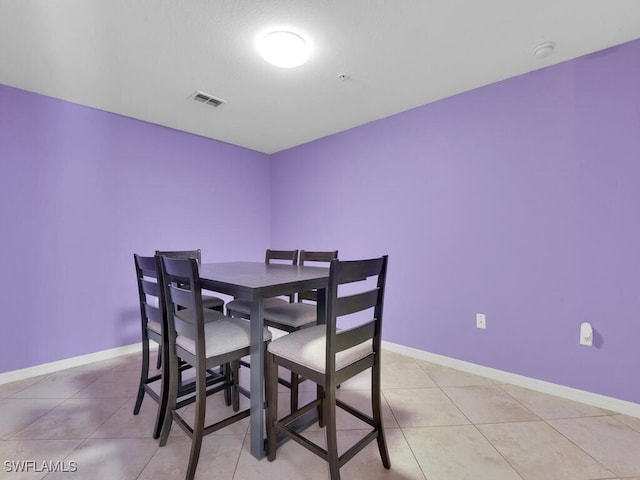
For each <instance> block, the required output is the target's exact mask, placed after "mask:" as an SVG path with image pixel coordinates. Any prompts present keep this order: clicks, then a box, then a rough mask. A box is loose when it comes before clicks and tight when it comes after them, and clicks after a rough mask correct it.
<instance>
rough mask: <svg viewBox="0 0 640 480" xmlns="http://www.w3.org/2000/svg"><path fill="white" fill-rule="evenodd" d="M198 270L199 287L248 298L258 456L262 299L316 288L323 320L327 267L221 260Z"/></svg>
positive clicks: (261, 445)
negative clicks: (249, 303) (221, 261)
mask: <svg viewBox="0 0 640 480" xmlns="http://www.w3.org/2000/svg"><path fill="white" fill-rule="evenodd" d="M199 272H200V273H199V274H200V284H201V286H202V288H203V289H205V290H211V291H214V292H218V293H222V294H226V295H230V296H233V297H234V298H238V299H244V300H248V301H250V302H251V319H250V323H251V325H250V337H251V338H250V342H251V347H250V360H251V368H250V382H249V391H250V411H251V414H250V420H249V426H250V430H251V438H250V440H251V454H252V455H253V456H254V457H256V458H258V459H261V458H263V457H264V456H265V425H264V418H265V412H264V408H265V398H264V369H265V365H264V362H265V347H264V340H263V329H264V300H265V299H266V298H270V297H278V296H282V295H290V294H294V293H297V292H303V291H309V290H317V292H318V300H317V308H318V316H317V318H318V323H324V321H325V318H326V288H327V285H328V282H329V269H328V268H324V267H316V266H299V265H291V264H288V265H286V264H278V263H264V262H223V263H203V264H201V265H200V270H199Z"/></svg>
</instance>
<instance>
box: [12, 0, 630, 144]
mask: <svg viewBox="0 0 640 480" xmlns="http://www.w3.org/2000/svg"><path fill="white" fill-rule="evenodd" d="M282 27H290V28H292V29H294V31H297V32H300V33H302V34H304V35H305V36H306V37H307V38H308V39H309V40H310V41H311V42H312V46H313V51H312V55H311V58H310V59H309V61H308V62H307V63H306V64H305V65H303V66H301V67H297V68H294V69H279V68H277V67H274V66H271V65H270V64H268V63H266V62H265V61H264V60H262V58H261V57H259V56H258V54H257V51H256V46H255V41H256V38H257V37H258V35H260V34H261V33H264V32H265V31H267V30H269V29H273V28H282ZM636 38H640V1H639V0H608V1H605V0H538V1H537V2H533V1H531V0H529V1H524V0H482V1H480V0H253V1H250V0H0V84H4V85H9V86H14V87H18V88H21V89H25V90H28V91H32V92H37V93H42V94H44V95H49V96H52V97H55V98H61V99H65V100H69V101H71V102H75V103H79V104H82V105H88V106H91V107H95V108H98V109H101V110H106V111H109V112H115V113H119V114H122V115H126V116H128V117H132V118H137V119H140V120H145V121H148V122H152V123H155V124H159V125H165V126H167V127H172V128H176V129H179V130H183V131H186V132H191V133H194V134H197V135H202V136H205V137H210V138H214V139H217V140H221V141H224V142H228V143H232V144H235V145H240V146H243V147H247V148H250V149H253V150H257V151H261V152H266V153H273V152H276V151H279V150H282V149H286V148H289V147H292V146H295V145H299V144H302V143H305V142H308V141H311V140H314V139H316V138H320V137H324V136H326V135H330V134H332V133H336V132H339V131H342V130H346V129H348V128H351V127H354V126H357V125H361V124H364V123H367V122H370V121H372V120H375V119H379V118H383V117H386V116H389V115H392V114H394V113H398V112H401V111H404V110H408V109H410V108H413V107H417V106H419V105H424V104H427V103H430V102H433V101H435V100H438V99H441V98H444V97H447V96H450V95H455V94H457V93H460V92H464V91H467V90H470V89H473V88H476V87H479V86H482V85H486V84H488V83H492V82H496V81H499V80H502V79H505V78H509V77H512V76H515V75H518V74H521V73H525V72H528V71H531V70H535V69H538V68H542V67H545V66H548V65H552V64H554V63H558V62H562V61H565V60H568V59H571V58H575V57H578V56H581V55H584V54H587V53H591V52H594V51H597V50H601V49H604V48H607V47H610V46H612V45H616V44H619V43H624V42H626V41H629V40H633V39H636ZM548 41H553V42H556V44H557V48H556V50H555V52H554V53H553V54H552V55H551V56H550V57H547V58H544V59H538V58H535V57H534V56H533V55H532V50H533V48H534V47H535V46H536V45H538V44H540V43H543V42H548ZM342 73H346V74H348V75H349V79H348V80H345V81H341V80H339V78H338V75H339V74H342ZM195 90H202V91H204V92H207V93H210V94H213V95H215V96H217V97H221V98H223V99H225V100H227V102H228V103H226V104H223V105H222V106H221V107H219V108H212V107H209V106H206V105H203V104H201V103H197V102H195V101H193V100H191V99H190V96H191V95H192V93H193V92H194V91H195ZM1 107H2V106H1V105H0V108H1Z"/></svg>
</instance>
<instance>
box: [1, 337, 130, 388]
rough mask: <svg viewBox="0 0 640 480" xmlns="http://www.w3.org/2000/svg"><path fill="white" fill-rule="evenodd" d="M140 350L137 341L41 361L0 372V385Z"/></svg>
mask: <svg viewBox="0 0 640 480" xmlns="http://www.w3.org/2000/svg"><path fill="white" fill-rule="evenodd" d="M140 351H142V343H140V342H138V343H134V344H131V345H125V346H124V347H117V348H111V349H109V350H102V351H100V352H95V353H89V354H87V355H80V356H78V357H72V358H65V359H64V360H58V361H56V362H51V363H43V364H42V365H36V366H34V367H28V368H22V369H20V370H13V371H11V372H6V373H0V385H3V384H5V383H11V382H17V381H19V380H25V379H27V378H31V377H37V376H40V375H46V374H48V373H54V372H59V371H60V370H65V369H67V368H72V367H79V366H82V365H86V364H88V363H93V362H99V361H101V360H109V359H111V358H116V357H119V356H121V355H128V354H130V353H137V352H140Z"/></svg>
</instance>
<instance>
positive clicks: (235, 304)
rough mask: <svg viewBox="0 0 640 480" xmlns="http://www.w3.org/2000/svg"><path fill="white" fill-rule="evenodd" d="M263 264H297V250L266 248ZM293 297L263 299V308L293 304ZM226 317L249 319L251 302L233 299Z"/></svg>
mask: <svg viewBox="0 0 640 480" xmlns="http://www.w3.org/2000/svg"><path fill="white" fill-rule="evenodd" d="M264 263H266V264H270V263H286V264H291V265H297V264H298V250H271V249H270V248H268V249H267V250H266V252H265V256H264ZM293 300H294V296H293V295H291V296H289V299H288V301H287V300H286V299H284V298H280V297H274V298H265V299H264V301H263V306H264V308H265V309H266V308H267V307H274V306H278V305H282V304H283V303H290V302H293ZM227 315H229V316H231V317H240V318H247V319H248V318H250V317H251V302H250V301H248V300H244V299H241V298H235V299H233V300H231V301H230V302H228V303H227Z"/></svg>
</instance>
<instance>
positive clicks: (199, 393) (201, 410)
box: [185, 368, 207, 480]
mask: <svg viewBox="0 0 640 480" xmlns="http://www.w3.org/2000/svg"><path fill="white" fill-rule="evenodd" d="M198 370H199V371H198V373H197V377H196V414H195V418H194V421H193V434H192V436H191V453H190V454H189V465H188V467H187V476H186V477H185V478H186V480H193V478H194V477H195V475H196V467H197V466H198V460H199V459H200V449H201V448H202V434H203V431H204V417H205V413H206V408H207V379H206V372H205V370H204V368H203V369H198Z"/></svg>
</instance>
